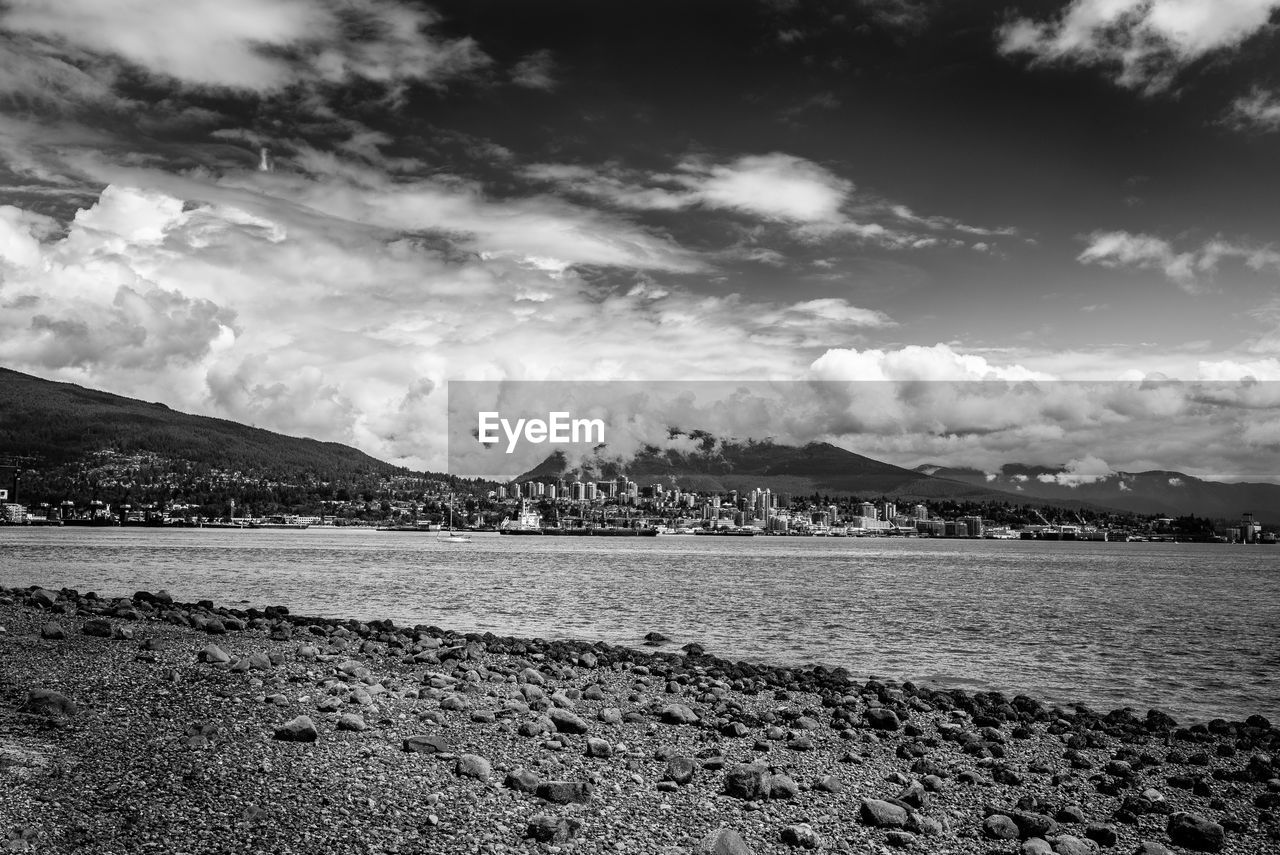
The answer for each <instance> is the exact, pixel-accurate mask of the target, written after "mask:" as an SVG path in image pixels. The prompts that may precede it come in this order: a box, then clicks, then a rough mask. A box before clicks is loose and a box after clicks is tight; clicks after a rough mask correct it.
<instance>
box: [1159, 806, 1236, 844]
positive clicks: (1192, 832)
mask: <svg viewBox="0 0 1280 855" xmlns="http://www.w3.org/2000/svg"><path fill="white" fill-rule="evenodd" d="M1166 831H1167V832H1168V834H1169V839H1170V840H1172V841H1173V842H1174V844H1175V845H1178V846H1182V847H1184V848H1186V849H1194V850H1196V851H1197V852H1220V851H1221V850H1222V844H1223V843H1224V842H1225V839H1226V832H1225V830H1224V829H1223V827H1222V826H1221V825H1219V824H1218V823H1216V822H1213V821H1211V820H1208V819H1205V818H1204V817H1202V816H1199V815H1197V814H1194V813H1187V812H1186V811H1179V812H1178V813H1175V814H1174V815H1173V816H1171V817H1169V825H1168V827H1167V829H1166Z"/></svg>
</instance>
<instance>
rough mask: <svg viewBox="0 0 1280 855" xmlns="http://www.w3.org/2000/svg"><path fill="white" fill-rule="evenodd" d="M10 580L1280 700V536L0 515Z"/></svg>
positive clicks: (875, 671)
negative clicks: (851, 534) (464, 537)
mask: <svg viewBox="0 0 1280 855" xmlns="http://www.w3.org/2000/svg"><path fill="white" fill-rule="evenodd" d="M0 584H5V585H31V584H40V585H44V586H47V587H52V588H60V587H72V588H76V589H78V590H80V591H82V592H84V591H90V590H92V591H97V592H98V593H99V594H100V595H103V596H107V595H121V594H131V593H132V592H133V591H135V590H139V589H146V590H158V589H160V588H168V589H169V590H170V591H171V592H172V593H173V594H174V596H175V597H177V598H178V599H182V600H197V599H211V600H214V601H215V602H217V603H219V604H223V605H255V606H265V605H273V604H278V605H285V606H288V607H289V609H290V610H291V611H292V612H294V613H296V614H314V615H324V616H332V617H354V618H360V619H372V618H391V619H392V620H394V621H395V622H396V623H398V624H410V625H411V624H419V623H421V624H436V625H438V626H442V627H447V628H450V629H458V630H468V631H472V630H474V631H491V632H494V633H498V634H502V635H520V636H537V637H542V638H577V639H587V640H591V641H595V640H604V641H608V642H611V643H616V644H628V645H638V644H640V642H641V639H642V638H643V636H644V634H645V633H646V632H649V631H650V630H658V631H660V632H662V633H664V634H666V635H667V636H670V637H671V638H672V639H673V640H674V644H675V645H676V646H678V645H680V644H684V643H686V642H690V641H693V642H697V643H699V644H702V645H703V646H704V647H705V648H706V649H707V651H708V652H710V653H714V654H716V655H719V656H724V657H727V658H732V659H748V660H752V661H760V662H769V663H775V664H781V665H788V666H791V665H803V664H814V663H824V664H828V665H839V666H843V667H846V668H848V669H849V670H850V671H851V672H853V674H855V675H856V676H859V677H862V676H872V675H874V676H878V677H888V678H893V679H910V680H915V681H916V682H917V683H923V684H936V685H940V686H964V687H968V688H995V689H1000V690H1002V691H1006V692H1011V693H1015V692H1024V693H1027V694H1030V695H1032V696H1034V697H1037V698H1041V699H1044V700H1048V701H1051V702H1057V703H1068V702H1075V701H1079V702H1082V703H1086V704H1088V705H1090V706H1092V707H1094V708H1096V709H1102V710H1108V709H1113V708H1115V707H1119V706H1126V705H1128V706H1134V707H1136V708H1138V709H1139V710H1140V711H1144V710H1146V709H1148V708H1151V707H1156V708H1159V709H1163V710H1166V711H1168V712H1170V713H1171V714H1173V715H1174V716H1175V717H1177V718H1179V719H1180V720H1181V719H1185V720H1205V719H1208V718H1212V717H1215V716H1223V717H1226V718H1231V719H1240V718H1244V717H1245V716H1247V715H1249V714H1251V713H1255V712H1257V713H1262V714H1263V715H1266V716H1268V717H1269V718H1272V719H1273V720H1276V719H1280V547H1267V546H1243V545H1231V546H1228V545H1214V544H1172V543H1084V542H1080V543H1071V542H1066V543H1053V542H1037V541H959V540H930V539H895V538H868V539H856V538H847V539H846V538H763V537H757V538H750V539H747V538H707V537H659V538H639V539H634V540H633V539H630V538H628V539H618V538H604V539H584V538H539V537H499V536H497V535H475V536H474V538H473V542H472V543H470V544H445V543H440V542H437V541H436V540H435V538H434V537H433V536H431V535H427V534H419V533H402V532H377V531H373V530H369V529H331V528H323V529H322V528H313V529H307V530H305V531H290V530H246V531H236V530H217V529H174V530H159V529H141V528H137V529H80V528H77V529H68V528H63V529H49V528H16V527H8V528H4V527H0Z"/></svg>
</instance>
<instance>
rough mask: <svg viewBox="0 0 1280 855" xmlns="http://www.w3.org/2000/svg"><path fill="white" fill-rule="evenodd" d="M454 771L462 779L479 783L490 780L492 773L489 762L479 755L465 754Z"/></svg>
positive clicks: (459, 759)
mask: <svg viewBox="0 0 1280 855" xmlns="http://www.w3.org/2000/svg"><path fill="white" fill-rule="evenodd" d="M454 771H455V772H457V773H458V776H459V777H461V778H473V779H475V780H477V781H487V780H489V775H490V773H491V771H492V769H491V767H490V766H489V761H488V760H486V759H484V758H483V757H481V756H480V755H479V754H463V755H462V756H461V757H459V758H458V763H457V766H455V767H454Z"/></svg>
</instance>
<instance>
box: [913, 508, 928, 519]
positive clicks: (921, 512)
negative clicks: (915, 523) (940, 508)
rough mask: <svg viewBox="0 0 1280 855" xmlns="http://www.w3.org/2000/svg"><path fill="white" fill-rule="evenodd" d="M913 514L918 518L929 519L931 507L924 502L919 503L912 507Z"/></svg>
mask: <svg viewBox="0 0 1280 855" xmlns="http://www.w3.org/2000/svg"><path fill="white" fill-rule="evenodd" d="M911 515H912V516H913V517H915V518H916V519H918V520H927V519H928V518H929V509H928V508H927V507H925V506H924V504H919V505H916V506H915V507H914V508H912V509H911Z"/></svg>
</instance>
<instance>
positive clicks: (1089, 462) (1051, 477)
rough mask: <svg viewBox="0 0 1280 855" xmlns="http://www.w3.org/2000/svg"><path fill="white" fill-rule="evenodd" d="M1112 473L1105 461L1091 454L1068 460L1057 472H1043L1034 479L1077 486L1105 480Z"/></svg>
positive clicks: (1064, 485) (1046, 482)
mask: <svg viewBox="0 0 1280 855" xmlns="http://www.w3.org/2000/svg"><path fill="white" fill-rule="evenodd" d="M1111 474H1112V470H1111V467H1110V466H1109V465H1107V461H1105V460H1103V459H1102V458H1100V457H1094V456H1093V455H1091V454H1090V455H1085V456H1084V457H1080V458H1076V459H1073V460H1068V461H1067V464H1066V465H1065V466H1064V467H1062V469H1061V471H1058V472H1052V473H1050V472H1045V473H1042V474H1040V475H1037V476H1036V480H1038V481H1041V482H1043V483H1045V484H1060V485H1062V486H1063V487H1079V486H1080V485H1081V484H1094V483H1097V482H1098V481H1105V480H1106V479H1107V478H1108V476H1110V475H1111Z"/></svg>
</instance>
